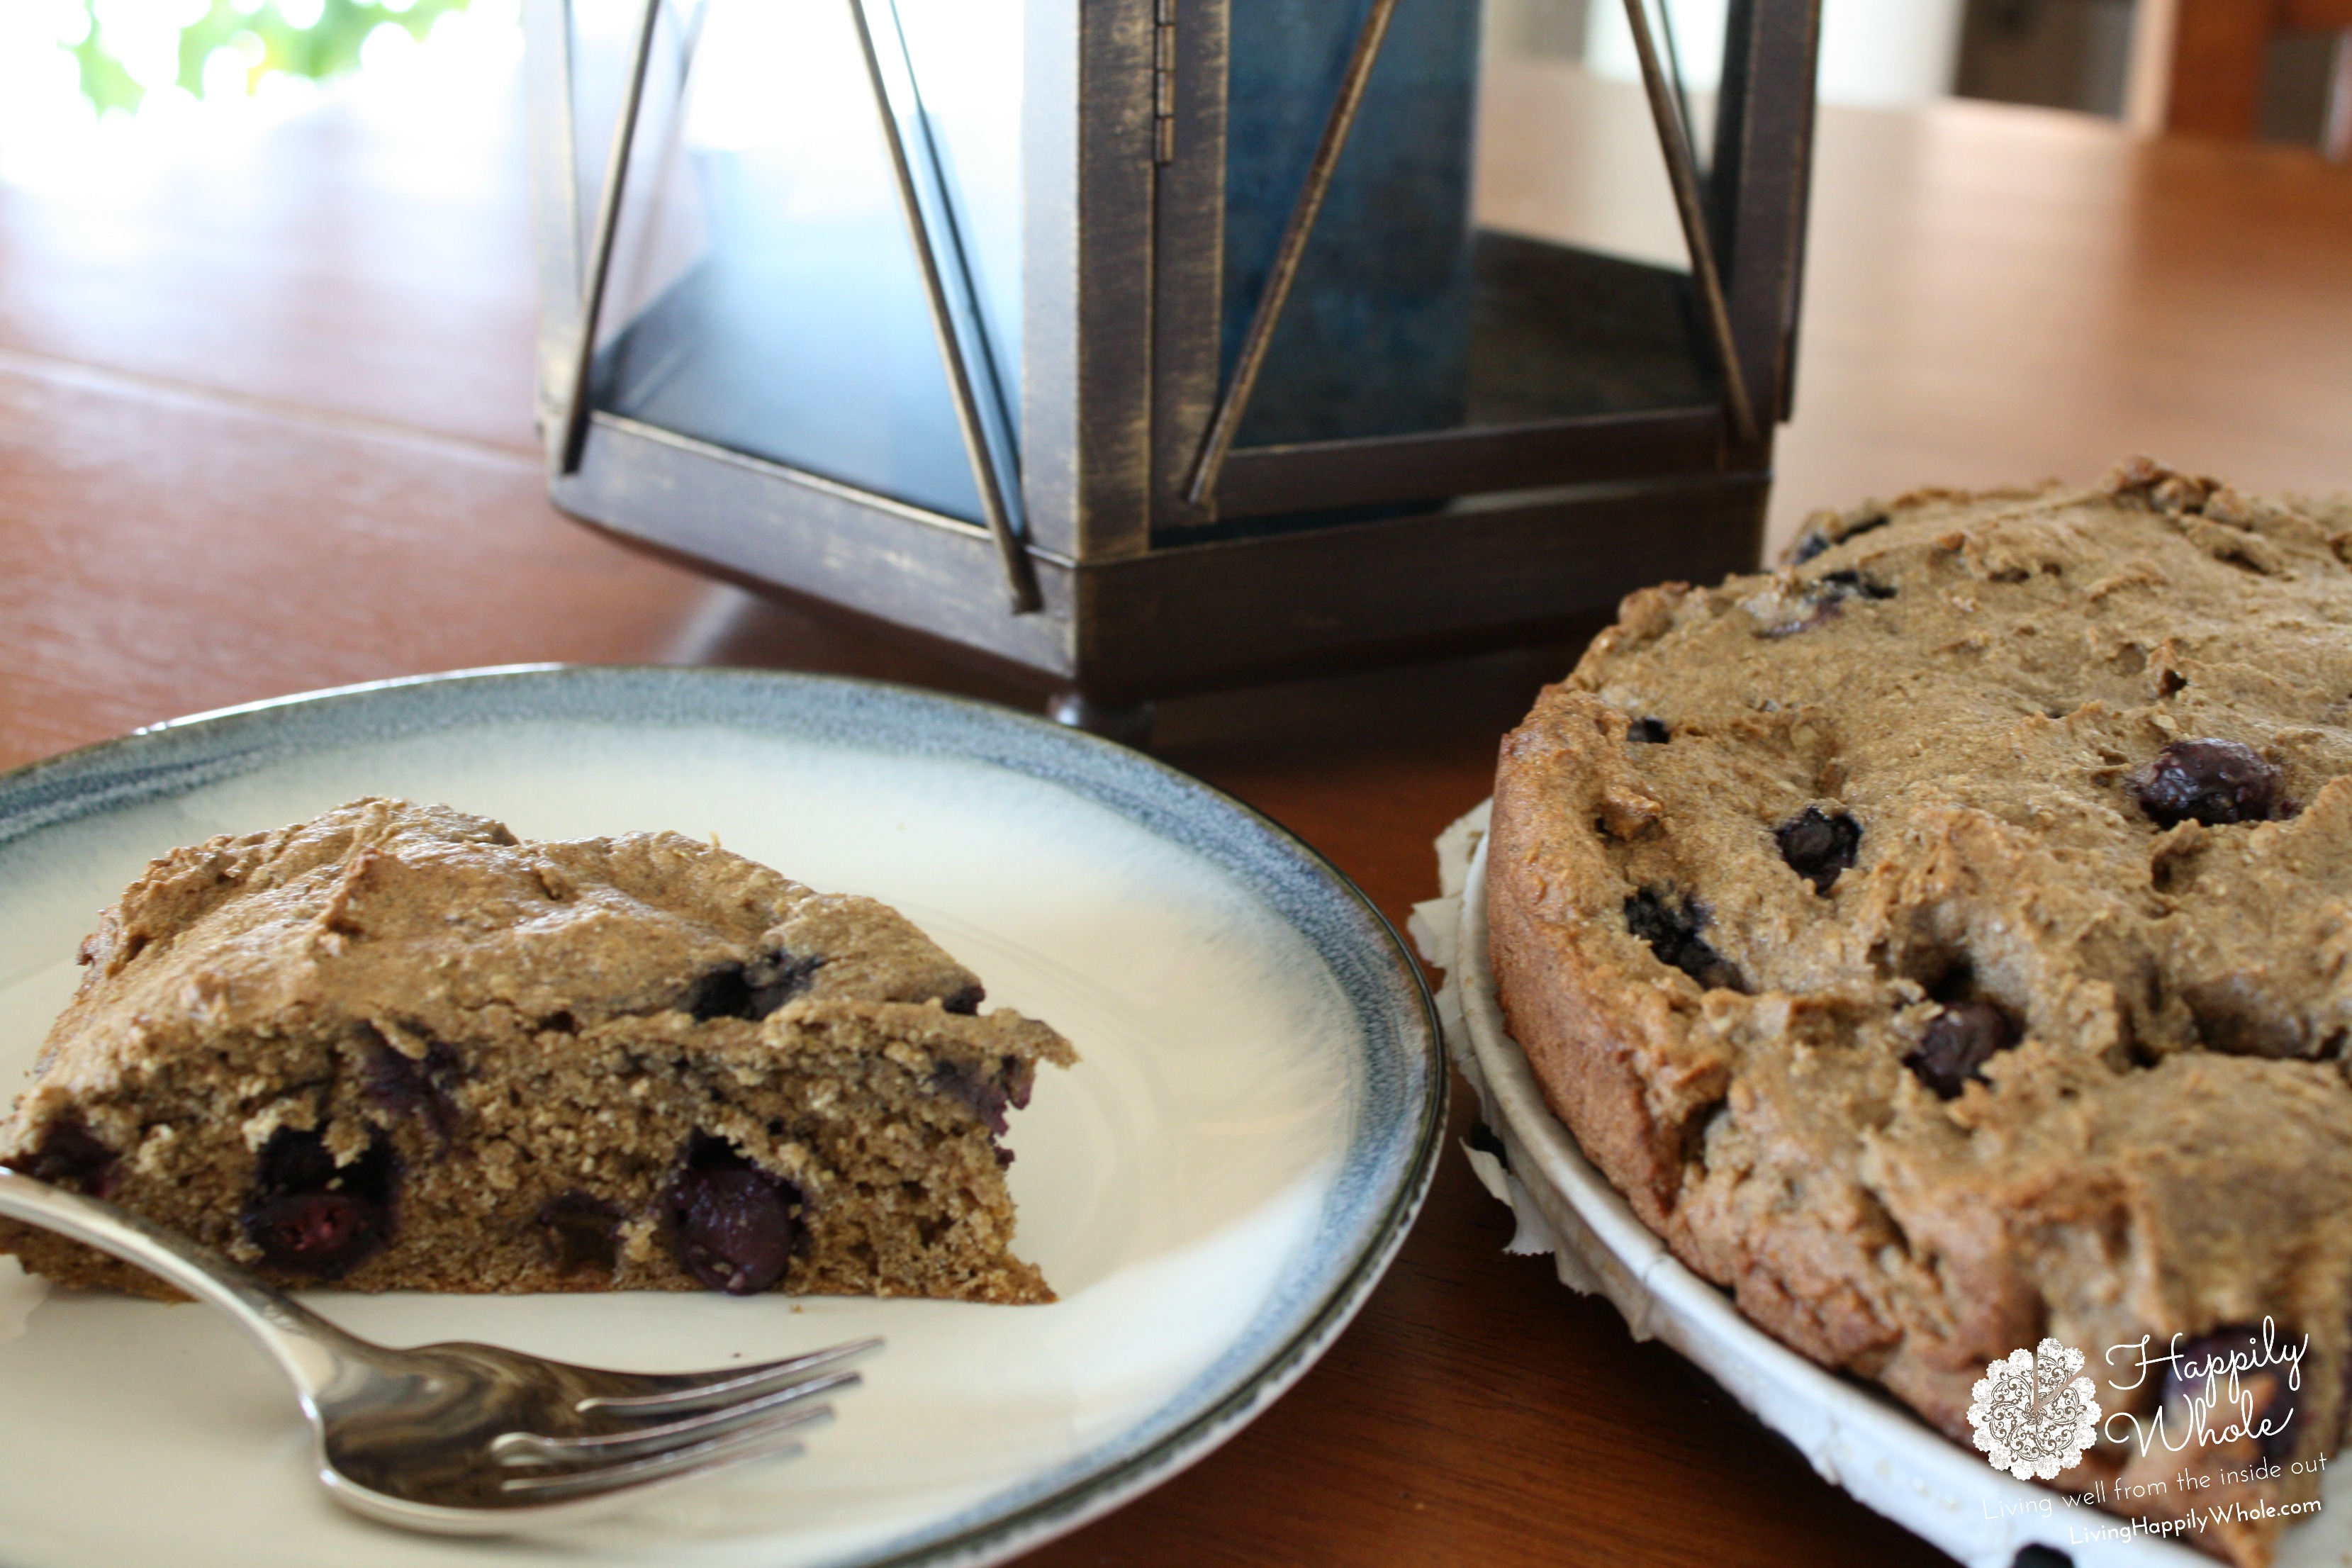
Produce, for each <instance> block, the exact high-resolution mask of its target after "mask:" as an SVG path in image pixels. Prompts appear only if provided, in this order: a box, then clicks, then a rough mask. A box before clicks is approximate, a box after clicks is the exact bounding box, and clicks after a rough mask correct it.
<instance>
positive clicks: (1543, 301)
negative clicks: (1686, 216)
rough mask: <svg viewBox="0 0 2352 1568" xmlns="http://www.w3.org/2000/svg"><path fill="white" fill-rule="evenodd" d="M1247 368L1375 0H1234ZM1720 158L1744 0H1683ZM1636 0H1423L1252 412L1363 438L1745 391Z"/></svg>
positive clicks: (1228, 334) (1689, 80) (1229, 230)
mask: <svg viewBox="0 0 2352 1568" xmlns="http://www.w3.org/2000/svg"><path fill="white" fill-rule="evenodd" d="M1231 5H1232V8H1231V20H1230V26H1231V38H1232V47H1231V53H1230V57H1229V58H1230V61H1231V65H1230V68H1229V79H1228V94H1227V107H1226V214H1225V229H1224V273H1223V277H1224V285H1223V289H1224V294H1223V323H1222V325H1223V343H1222V347H1223V356H1222V367H1223V379H1224V381H1225V382H1226V383H1227V384H1230V382H1231V379H1232V377H1233V374H1234V369H1235V366H1236V364H1237V363H1238V362H1239V358H1240V355H1241V353H1242V348H1243V343H1244V337H1245V335H1246V333H1247V331H1248V329H1249V325H1250V321H1251V318H1252V315H1253V313H1254V312H1255V310H1256V309H1257V306H1258V301H1259V300H1260V298H1261V296H1262V295H1263V293H1264V291H1265V287H1266V280H1267V279H1268V277H1269V275H1270V273H1271V271H1272V268H1273V267H1274V263H1275V258H1276V251H1277V248H1278V247H1279V245H1280V242H1281V237H1282V234H1283V230H1284V227H1285V226H1286V223H1287V222H1288V221H1289V218H1290V215H1291V208H1292V205H1293V203H1294V202H1295V200H1296V198H1297V194H1298V192H1299V190H1300V188H1301V187H1302V185H1303V184H1305V181H1306V177H1307V169H1308V165H1309V163H1310V162H1311V160H1312V158H1313V155H1314V152H1315V148H1316V145H1317V142H1318V138H1320V137H1321V135H1322V134H1323V132H1324V129H1325V124H1326V121H1327V119H1328V116H1329V114H1330V110H1331V106H1332V104H1333V102H1334V100H1335V99H1336V98H1337V96H1338V94H1339V86H1340V81H1341V79H1342V76H1343V74H1344V70H1345V68H1346V64H1347V61H1348V58H1349V52H1350V49H1351V48H1352V47H1353V46H1354V44H1355V41H1356V37H1357V34H1358V31H1359V29H1360V27H1361V26H1362V25H1363V20H1364V17H1365V16H1366V14H1367V11H1368V9H1369V5H1368V0H1348V3H1345V4H1339V5H1334V4H1332V3H1331V0H1231ZM1650 16H1651V17H1652V25H1653V27H1654V28H1655V29H1657V37H1658V38H1659V42H1660V47H1661V48H1662V49H1663V48H1664V46H1665V40H1666V30H1667V28H1668V27H1671V28H1672V34H1673V45H1674V47H1673V55H1674V57H1675V58H1677V59H1678V60H1679V62H1680V65H1681V68H1682V81H1683V98H1684V100H1685V103H1686V104H1687V108H1688V112H1689V113H1690V115H1691V117H1692V119H1693V121H1695V123H1694V124H1693V126H1692V136H1691V139H1692V141H1693V142H1694V143H1695V144H1696V149H1697V152H1698V155H1699V157H1700V159H1701V161H1702V163H1703V162H1704V158H1705V150H1706V135H1707V132H1708V131H1709V128H1710V127H1709V121H1710V119H1711V115H1712V106H1713V100H1714V97H1715V91H1714V89H1715V87H1716V82H1717V77H1718V75H1719V73H1720V69H1721V61H1722V56H1723V42H1724V29H1725V26H1726V21H1727V17H1726V5H1725V0H1674V3H1673V4H1672V5H1670V6H1669V7H1668V8H1667V10H1666V11H1665V13H1664V15H1661V11H1660V7H1659V3H1658V0H1651V10H1650ZM1687 258H1688V252H1687V249H1686V247H1685V241H1684V238H1683V236H1682V232H1681V229H1680V227H1679V225H1678V221H1677V219H1676V216H1675V205H1674V199H1673V195H1672V189H1671V186H1670V184H1669V183H1668V181H1667V177H1666V171H1665V164H1664V156H1663V154H1662V153H1661V152H1660V149H1659V144H1658V137H1657V133H1656V131H1655V129H1654V125H1653V123H1652V121H1651V117H1650V112H1649V110H1648V108H1647V105H1646V100H1645V98H1644V94H1643V87H1642V85H1641V79H1640V74H1639V70H1638V67H1637V64H1636V57H1635V56H1634V53H1633V45H1632V39H1631V34H1630V32H1629V31H1628V28H1627V25H1626V22H1625V18H1624V14H1623V8H1622V4H1620V0H1484V3H1483V4H1481V3H1480V0H1398V4H1397V5H1396V9H1395V12H1394V15H1393V18H1392V20H1391V24H1390V27H1389V31H1388V35H1387V37H1386V39H1385V41H1384V43H1383V45H1382V47H1381V53H1380V56H1379V58H1378V59H1377V61H1376V63H1375V64H1374V65H1373V67H1372V69H1371V73H1370V78H1369V79H1368V80H1367V83H1366V86H1365V90H1364V96H1363V100H1362V103H1361V106H1360V110H1358V113H1357V115H1356V118H1355V121H1354V123H1353V125H1352V127H1351V129H1350V131H1349V136H1348V140H1347V142H1346V145H1345V147H1344V149H1343V151H1342V152H1341V153H1340V156H1339V161H1338V163H1337V165H1336V167H1335V169H1334V171H1333V174H1332V179H1331V184H1330V189H1329V193H1328V196H1327V197H1326V199H1325V201H1324V204H1323V207H1322V210H1321V213H1320V215H1319V216H1318V220H1317V222H1316V225H1315V227H1314V229H1313V230H1312V232H1311V234H1310V236H1309V237H1308V240H1307V246H1306V249H1305V251H1304V253H1303V255H1302V258H1301V260H1300V263H1299V268H1298V272H1297V279H1296V281H1295V283H1294V284H1293V286H1292V289H1291V292H1290V296H1289V298H1288V300H1287V302H1286V305H1285V307H1284V309H1283V310H1282V313H1281V315H1280V317H1279V318H1278V321H1277V324H1276V328H1275V331H1274V335H1273V338H1272V340H1271V342H1270V343H1269V345H1268V347H1267V350H1266V354H1265V364H1264V367H1263V369H1262V370H1261V372H1260V374H1259V378H1258V381H1257V384H1256V387H1255V392H1254V394H1253V395H1252V396H1251V399H1250V402H1249V405H1248V407H1247V410H1246V413H1245V415H1244V419H1243V421H1242V424H1241V426H1240V430H1239V433H1238V437H1237V445H1239V446H1242V447H1263V446H1280V445H1288V444H1293V443H1301V442H1317V441H1332V440H1346V439H1355V438H1364V437H1385V436H1401V435H1408V434H1419V433H1425V432H1433V431H1443V430H1447V429H1454V428H1462V427H1466V426H1509V425H1523V424H1533V423H1542V422H1547V421H1552V420H1559V419H1569V418H1575V417H1578V416H1588V415H1606V414H1622V413H1633V412H1639V411H1643V410H1654V409H1664V408H1681V407H1692V406H1698V405H1707V404H1710V403H1713V402H1715V401H1717V399H1718V398H1719V396H1720V392H1719V390H1718V381H1717V374H1716V371H1715V368H1714V363H1713V357H1712V354H1711V353H1710V350H1709V348H1708V346H1707V340H1706V336H1705V335H1704V332H1703V331H1702V324H1701V323H1702V319H1701V317H1700V315H1699V314H1698V304H1697V301H1696V298H1695V295H1694V292H1693V286H1692V282H1691V277H1690V270H1689V265H1688V259H1687Z"/></svg>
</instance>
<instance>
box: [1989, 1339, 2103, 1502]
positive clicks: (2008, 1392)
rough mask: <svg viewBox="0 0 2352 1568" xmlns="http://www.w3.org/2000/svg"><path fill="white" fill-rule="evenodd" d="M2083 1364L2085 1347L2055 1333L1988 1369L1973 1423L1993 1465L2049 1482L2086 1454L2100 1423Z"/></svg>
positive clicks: (2022, 1477)
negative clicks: (2070, 1343) (2063, 1340)
mask: <svg viewBox="0 0 2352 1568" xmlns="http://www.w3.org/2000/svg"><path fill="white" fill-rule="evenodd" d="M2082 1370H2083V1352H2081V1351H2078V1350H2072V1349H2069V1348H2068V1347H2067V1346H2065V1345H2062V1344H2060V1343H2059V1342H2057V1341H2056V1340H2051V1339H2045V1340H2043V1341H2042V1342H2041V1343H2040V1344H2039V1345H2036V1346H2035V1347H2034V1348H2033V1350H2032V1352H2030V1353H2029V1352H2025V1351H2011V1352H2009V1356H2008V1359H2006V1360H2004V1361H1997V1362H1994V1363H1992V1364H1991V1365H1990V1366H1988V1367H1986V1368H1985V1374H1984V1376H1982V1377H1980V1378H1979V1379H1978V1380H1977V1384H1976V1386H1975V1387H1974V1388H1973V1389H1971V1390H1969V1393H1971V1394H1974V1395H1975V1396H1976V1403H1974V1404H1973V1405H1969V1426H1972V1427H1974V1428H1976V1435H1977V1447H1979V1448H1980V1449H1982V1450H1983V1451H1984V1454H1985V1456H1986V1457H1987V1458H1990V1460H1991V1461H1992V1468H1994V1469H1996V1470H2007V1471H2008V1472H2009V1473H2010V1474H2011V1475H2012V1476H2015V1477H2016V1478H2017V1479H2019V1480H2021V1481H2022V1480H2028V1479H2038V1480H2044V1481H2047V1480H2053V1479H2056V1477H2057V1475H2058V1472H2059V1471H2061V1470H2065V1469H2071V1468H2074V1465H2075V1464H2077V1463H2079V1462H2080V1461H2081V1459H2082V1458H2083V1450H2084V1449H2085V1448H2088V1447H2090V1446H2091V1444H2092V1441H2093V1440H2094V1438H2095V1436H2096V1434H2097V1432H2098V1426H2099V1402H2098V1400H2097V1399H2096V1398H2095V1397H2094V1395H2095V1394H2097V1392H2098V1390H2097V1388H2096V1387H2095V1385H2094V1384H2092V1382H2091V1380H2090V1379H2089V1378H2087V1377H2080V1376H2077V1375H2075V1374H2076V1373H2080V1372H2081V1371H2082Z"/></svg>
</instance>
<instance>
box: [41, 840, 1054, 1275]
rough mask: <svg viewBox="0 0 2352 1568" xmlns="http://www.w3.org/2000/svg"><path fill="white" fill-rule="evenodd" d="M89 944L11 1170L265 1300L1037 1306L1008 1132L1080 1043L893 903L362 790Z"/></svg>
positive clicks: (47, 1256) (205, 873) (118, 913)
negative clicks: (1036, 1081) (275, 1293)
mask: <svg viewBox="0 0 2352 1568" xmlns="http://www.w3.org/2000/svg"><path fill="white" fill-rule="evenodd" d="M81 958H82V962H83V963H85V964H87V965H88V966H89V973H88V975H87V976H86V977H85V978H84V980H83V982H82V985H81V989H80V991H79V994H77V995H76V996H75V998H74V1000H73V1003H72V1005H70V1006H68V1008H67V1009H66V1011H65V1013H64V1015H63V1016H60V1017H59V1018H58V1021H57V1024H56V1026H55V1027H54V1028H53V1029H52V1030H51V1032H50V1035H49V1038H48V1044H47V1051H46V1053H45V1054H44V1056H43V1057H42V1059H41V1061H40V1064H39V1065H38V1067H37V1068H36V1076H35V1081H34V1083H33V1085H32V1087H31V1088H30V1089H26V1091H25V1092H24V1094H23V1095H22V1096H21V1097H20V1098H19V1099H18V1100H17V1102H16V1110H15V1112H14V1115H13V1116H12V1117H11V1119H10V1120H9V1121H7V1122H6V1124H5V1127H0V1163H5V1164H7V1165H8V1166H9V1167H11V1168H12V1169H14V1170H16V1171H19V1172H22V1173H28V1174H31V1175H34V1176H37V1177H40V1178H41V1179H43V1180H46V1181H49V1182H53V1183H57V1184H62V1185H66V1186H68V1187H72V1188H75V1189H77V1190H79V1191H81V1192H84V1193H89V1194H96V1195H98V1196H100V1197H104V1198H106V1199H109V1200H110V1201H111V1202H113V1203H116V1204H119V1205H121V1206H123V1207H124V1208H127V1209H130V1210H131V1211H132V1212H134V1213H137V1214H141V1215H145V1216H147V1217H148V1218H150V1219H152V1220H154V1221H156V1222H157V1223H159V1224H162V1225H164V1226H169V1227H171V1228H173V1229H175V1230H178V1231H181V1232H184V1233H185V1234H187V1235H189V1236H192V1237H195V1238H197V1239H199V1240H201V1241H203V1242H205V1243H206V1244H207V1245H210V1246H212V1247H217V1248H219V1249H221V1250H222V1251H225V1252H226V1253H228V1254H229V1255H230V1256H232V1257H235V1258H239V1259H241V1260H243V1261H244V1262H246V1263H247V1264H249V1265H250V1266H251V1267H253V1268H255V1269H256V1270H257V1271H258V1272H259V1273H260V1274H262V1275H263V1276H264V1277H265V1278H268V1279H273V1280H276V1281H278V1282H279V1283H281V1284H286V1285H307V1284H317V1283H325V1282H332V1283H333V1284H335V1285H338V1286H340V1287H342V1288H345V1289H359V1290H391V1289H418V1290H456V1291H522V1290H619V1289H676V1290H694V1289H719V1290H725V1291H728V1292H730V1293H731V1294H736V1295H748V1294H751V1293H753V1292H756V1291H762V1290H772V1289H773V1290H784V1291H791V1292H796V1293H799V1292H822V1293H847V1294H858V1293H872V1294H876V1295H903V1296H935V1297H951V1298H957V1299H961V1300H977V1301H996V1302H1024V1301H1047V1300H1053V1292H1052V1291H1051V1290H1050V1289H1047V1287H1046V1284H1045V1279H1044V1278H1043V1277H1042V1276H1040V1274H1039V1273H1038V1271H1037V1270H1036V1269H1035V1268H1033V1267H1032V1266H1030V1265H1029V1264H1027V1263H1024V1262H1023V1261H1021V1260H1020V1259H1019V1258H1014V1257H1013V1255H1012V1253H1011V1252H1010V1251H1009V1250H1008V1247H1009V1245H1010V1243H1011V1241H1012V1239H1013V1201H1012V1197H1011V1195H1010V1194H1009V1193H1008V1192H1007V1190H1006V1187H1005V1182H1004V1166H1005V1165H1006V1164H1007V1163H1010V1162H1011V1160H1012V1158H1013V1155H1012V1153H1011V1152H1010V1151H1008V1150H1006V1149H1004V1148H1003V1146H1002V1145H1001V1143H1000V1142H999V1138H1000V1135H1001V1134H1003V1132H1004V1131H1005V1113H1006V1111H1007V1110H1009V1109H1011V1108H1014V1107H1018V1106H1021V1105H1024V1104H1026V1103H1027V1102H1028V1099H1029V1094H1030V1089H1031V1084H1032V1080H1033V1078H1034V1073H1035V1070H1036V1066H1037V1064H1038V1063H1039V1062H1041V1061H1043V1062H1052V1063H1056V1064H1065V1065H1066V1064H1067V1063H1069V1062H1071V1061H1072V1060H1074V1059H1075V1055H1074V1053H1073V1052H1072V1050H1071V1049H1070V1047H1069V1045H1068V1044H1067V1043H1066V1041H1064V1040H1063V1039H1062V1037H1060V1036H1059V1035H1057V1034H1055V1032H1054V1031H1053V1030H1052V1029H1050V1028H1048V1027H1046V1026H1045V1025H1043V1024H1040V1023H1037V1022H1034V1021H1033V1020H1031V1019H1027V1018H1024V1017H1022V1016H1019V1015H1017V1014H1014V1013H1012V1012H1009V1011H1007V1010H1004V1009H1002V1008H999V1009H996V1010H994V1011H992V1012H989V1013H986V1014H983V1013H982V1012H981V1011H980V1003H981V1000H982V990H981V985H980V983H979V981H978V980H976V979H975V978H974V977H973V976H972V975H971V973H969V972H968V971H966V970H965V969H963V968H962V967H961V965H959V964H958V963H956V962H955V961H954V960H953V959H951V958H950V957H949V956H948V955H947V954H946V953H945V952H941V951H940V949H939V948H938V947H936V946H935V945H933V944H932V943H931V942H930V941H929V939H928V938H926V937H925V936H924V935H923V934H922V932H920V931H918V930H916V929H915V927H914V926H913V925H912V924H910V923H909V922H908V921H907V920H905V919H904V918H903V917H902V916H900V915H898V913H897V912H895V911H894V910H890V909H888V908H887V907H885V906H883V905H881V904H878V903H876V902H875V901H874V900H870V899H862V898H853V897H844V896H835V895H827V894H822V893H816V892H812V891H811V890H810V889H807V888H804V887H802V886H800V885H799V884H798V883H795V882H792V881H789V880H787V879H784V878H783V877H781V876H779V875H777V874H776V873H775V872H773V871H771V870H769V869H768V868H765V867H763V866H760V865H756V864H754V863H753V862H751V861H750V860H747V859H744V858H742V857H740V856H738V855H732V854H730V853H728V852H726V851H725V850H723V849H721V848H719V847H717V845H716V844H711V843H704V842H700V841H698V840H695V839H690V838H686V837H680V836H678V835H677V834H673V833H638V834H629V835H626V836H625V837H618V838H591V839H583V840H578V841H573V842H566V843H522V842H518V841H517V840H516V838H515V837H514V836H513V835H512V834H511V833H509V832H508V831H507V829H506V828H505V827H503V826H500V825H499V824H498V823H495V822H491V821H488V820H487V819H484V818H482V817H478V816H467V815H465V814H464V813H461V812H457V811H454V810H451V809H449V808H447V807H445V806H431V805H410V804H407V803H405V802H401V801H391V800H377V799H369V800H360V801H354V802H352V804H351V805H345V806H341V807H339V808H338V809H336V810H334V811H331V812H329V813H327V814H326V815H325V816H320V817H319V818H317V819H316V820H314V821H311V822H306V823H302V824H300V825H299V826H293V827H288V828H283V829H280V830H278V831H276V832H270V833H257V834H250V835H247V836H245V837H224V838H215V839H213V840H211V841H210V842H208V843H205V844H201V845H197V846H195V847H191V848H184V849H178V850H174V851H173V853H171V854H170V855H167V856H165V857H164V858H163V859H160V860H158V861H156V862H154V863H153V864H152V866H150V867H149V868H148V869H147V872H146V874H145V875H144V876H142V878H140V879H139V880H138V881H136V882H135V883H133V884H132V885H131V887H130V889H128V890H126V891H125V892H124V893H123V895H122V899H121V902H120V903H118V904H116V905H115V906H114V907H113V908H112V909H110V910H107V911H106V913H105V915H104V916H103V917H102V919H101V921H100V925H99V928H98V930H97V931H95V932H94V933H93V934H92V935H90V936H89V938H88V939H87V940H86V941H85V942H83V944H82V950H81ZM0 1249H5V1250H7V1251H13V1252H14V1253H16V1255H17V1257H18V1258H21V1259H22V1260H23V1261H24V1263H25V1264H26V1266H27V1267H28V1268H33V1269H36V1270H37V1271H39V1272H41V1273H43V1274H47V1275H48V1276H49V1277H50V1278H52V1279H56V1280H58V1281H59V1282H61V1283H64V1284H68V1285H101V1286H110V1287H113V1288H116V1289H124V1290H131V1291H136V1292H140V1293H142V1294H148V1295H168V1294H170V1292H169V1290H168V1289H166V1288H164V1287H163V1286H162V1285H160V1284H159V1283H158V1282H157V1281H155V1280H153V1279H151V1278H150V1277H149V1276H148V1275H146V1274H144V1273H142V1272H141V1271H139V1270H137V1269H134V1268H130V1267H129V1266H127V1265H124V1264H121V1263H118V1262H115V1261H114V1260H112V1259H110V1258H105V1257H103V1256H101V1255H100V1254H99V1253H96V1252H94V1251H91V1250H89V1249H88V1248H86V1247H81V1246H79V1245H78V1244H76V1243H72V1242H68V1241H66V1240H64V1239H62V1238H61V1237H56V1236H54V1235H52V1234H50V1233H49V1232H47V1231H44V1230H38V1229H35V1228H32V1227H30V1226H16V1225H11V1224H8V1223H6V1222H0Z"/></svg>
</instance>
